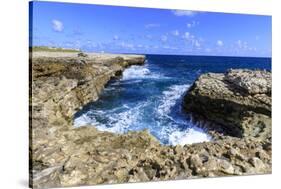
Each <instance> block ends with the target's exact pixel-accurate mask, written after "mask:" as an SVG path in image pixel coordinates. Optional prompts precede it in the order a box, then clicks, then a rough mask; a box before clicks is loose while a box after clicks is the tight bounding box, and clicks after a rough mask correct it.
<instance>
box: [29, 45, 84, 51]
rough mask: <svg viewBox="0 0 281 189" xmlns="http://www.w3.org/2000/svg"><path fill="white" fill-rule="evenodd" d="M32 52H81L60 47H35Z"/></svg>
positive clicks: (31, 48)
mask: <svg viewBox="0 0 281 189" xmlns="http://www.w3.org/2000/svg"><path fill="white" fill-rule="evenodd" d="M30 50H31V51H32V52H38V51H45V52H46V51H47V52H81V51H80V50H77V49H65V48H60V47H47V46H35V47H30Z"/></svg>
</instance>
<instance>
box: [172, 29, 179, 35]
mask: <svg viewBox="0 0 281 189" xmlns="http://www.w3.org/2000/svg"><path fill="white" fill-rule="evenodd" d="M172 34H173V35H174V36H178V35H179V34H180V32H179V31H178V30H174V31H172Z"/></svg>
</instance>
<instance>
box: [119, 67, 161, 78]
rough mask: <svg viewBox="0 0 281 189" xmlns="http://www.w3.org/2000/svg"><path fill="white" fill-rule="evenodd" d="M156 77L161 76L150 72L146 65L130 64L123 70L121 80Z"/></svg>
mask: <svg viewBox="0 0 281 189" xmlns="http://www.w3.org/2000/svg"><path fill="white" fill-rule="evenodd" d="M145 78H148V79H158V78H162V76H161V75H160V74H157V73H153V72H151V71H150V70H149V69H148V68H147V66H135V65H134V66H131V67H129V68H127V69H125V70H124V72H123V77H122V80H130V79H145Z"/></svg>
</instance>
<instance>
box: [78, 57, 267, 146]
mask: <svg viewBox="0 0 281 189" xmlns="http://www.w3.org/2000/svg"><path fill="white" fill-rule="evenodd" d="M229 68H250V69H257V68H258V69H267V70H271V59H270V58H240V57H239V58H238V57H236V58H235V57H206V56H168V55H147V56H146V63H145V65H143V66H131V67H130V68H127V69H126V70H125V71H124V72H123V76H122V78H121V79H118V80H113V81H110V83H109V84H108V85H107V86H106V88H105V90H104V91H103V93H102V95H101V96H100V99H99V100H98V101H96V102H92V103H89V104H88V105H86V106H85V107H84V108H83V109H82V110H81V111H79V112H77V113H76V115H75V118H74V124H75V126H77V127H78V126H83V125H93V126H95V127H97V129H99V130H101V131H110V132H114V133H126V132H127V131H138V130H143V129H148V130H149V131H150V133H151V134H152V135H154V136H155V137H156V138H157V139H158V140H159V141H160V142H161V143H163V144H168V145H177V144H180V145H184V144H190V143H197V142H203V141H209V140H211V137H210V136H209V135H208V134H206V132H204V130H202V129H200V128H199V127H198V126H197V125H196V124H195V123H193V122H192V120H191V117H190V116H189V115H187V114H186V113H184V112H183V110H182V98H183V95H184V93H185V92H186V91H187V90H188V88H189V87H190V86H191V85H192V83H193V82H194V80H195V79H196V78H197V77H198V76H199V75H200V74H202V73H206V72H225V71H226V70H227V69H229Z"/></svg>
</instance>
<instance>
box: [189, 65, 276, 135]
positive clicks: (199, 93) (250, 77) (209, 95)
mask: <svg viewBox="0 0 281 189" xmlns="http://www.w3.org/2000/svg"><path fill="white" fill-rule="evenodd" d="M184 108H185V110H186V111H187V112H191V113H193V116H194V117H195V118H198V119H205V120H209V121H211V122H214V123H216V124H210V126H211V127H212V126H213V128H211V129H216V130H222V131H223V132H224V133H227V134H229V135H232V136H236V137H246V136H252V137H255V138H260V139H262V140H264V139H268V138H270V137H271V73H270V72H267V71H260V70H245V69H237V70H229V71H228V72H227V73H225V74H215V73H207V74H203V75H201V76H200V77H199V78H198V79H197V80H196V81H195V82H194V84H193V86H192V87H191V88H190V89H189V91H188V92H187V93H186V95H185V97H184Z"/></svg>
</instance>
